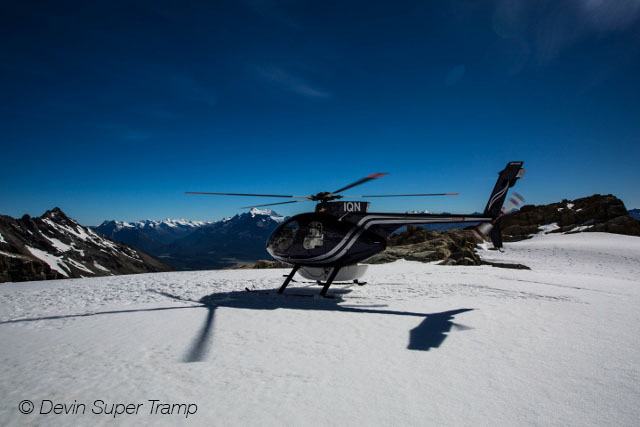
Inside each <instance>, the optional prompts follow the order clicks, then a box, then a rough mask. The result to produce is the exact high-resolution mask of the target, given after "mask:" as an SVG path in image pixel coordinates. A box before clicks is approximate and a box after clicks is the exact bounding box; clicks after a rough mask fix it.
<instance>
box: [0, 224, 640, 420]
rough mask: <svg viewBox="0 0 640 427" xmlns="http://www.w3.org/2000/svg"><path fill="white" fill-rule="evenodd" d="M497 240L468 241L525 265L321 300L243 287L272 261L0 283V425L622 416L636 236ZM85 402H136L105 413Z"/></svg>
mask: <svg viewBox="0 0 640 427" xmlns="http://www.w3.org/2000/svg"><path fill="white" fill-rule="evenodd" d="M505 246H506V251H505V252H504V253H497V252H494V251H481V253H482V255H483V256H484V257H486V258H490V259H493V260H499V261H501V262H518V263H523V264H526V265H529V266H530V267H531V268H532V269H531V270H530V271H529V270H511V269H501V268H495V267H489V266H481V267H461V266H455V267H452V266H439V265H433V264H422V263H414V262H409V261H397V262H395V263H391V264H383V265H373V266H370V267H369V268H370V269H369V272H368V275H367V277H366V279H367V280H368V281H369V284H368V285H366V286H364V287H357V286H334V287H332V289H331V290H330V293H332V294H333V295H334V296H336V298H335V299H329V300H318V299H313V298H305V297H293V296H288V297H287V296H284V297H283V296H275V295H272V294H263V293H261V292H251V293H249V292H246V291H245V290H244V288H245V287H249V288H252V289H256V290H271V291H273V290H275V289H276V288H277V287H278V286H279V285H280V283H281V282H282V280H283V277H282V275H283V274H285V273H286V270H224V271H206V272H205V271H200V272H174V273H154V274H142V275H132V276H117V277H101V278H92V279H81V280H60V281H55V282H49V283H46V284H45V283H41V282H31V283H20V284H3V285H0V341H1V342H2V352H0V357H1V359H0V378H1V379H2V381H0V396H2V399H0V424H2V425H24V424H46V425H139V424H143V425H152V424H153V425H182V424H185V425H187V424H188V425H232V426H233V425H265V426H280V425H290V426H298V425H319V426H325V425H326V426H329V425H331V426H333V425H353V426H355V425H358V426H360V425H415V426H424V425H455V426H460V425H463V426H464V425H468V426H475V425H492V426H493V425H502V426H513V425H563V426H585V425H591V426H602V425H617V426H625V425H627V426H632V425H637V421H638V419H640V406H639V405H638V402H639V401H640V340H639V339H638V338H639V335H638V328H637V325H638V323H639V322H640V311H639V310H638V305H639V304H640V280H639V277H640V274H639V273H640V238H637V237H630V236H622V235H611V234H603V233H581V234H575V235H541V236H536V237H534V238H532V239H530V240H525V241H522V242H517V243H507V244H506V245H505ZM318 290H319V289H318V287H317V286H312V285H309V284H305V283H294V284H292V285H291V286H290V288H289V289H288V292H289V293H296V294H307V293H310V292H313V293H317V292H318ZM24 399H30V400H32V401H33V402H34V404H35V407H36V411H35V413H32V414H29V415H23V414H21V413H20V412H19V411H18V404H19V403H20V402H21V401H22V400H24ZM43 399H48V400H51V401H53V402H55V403H66V404H71V403H73V402H74V400H76V401H77V402H78V403H84V404H86V413H85V414H82V413H78V414H75V415H73V414H66V415H65V414H60V415H54V414H48V415H41V414H38V413H37V412H38V411H39V409H40V405H41V404H42V401H43ZM97 399H101V400H103V401H104V402H106V403H107V404H108V405H110V404H112V403H135V404H142V406H141V407H140V410H139V412H138V413H137V414H121V415H117V416H116V419H115V421H114V419H113V415H104V414H101V415H96V414H92V413H91V410H92V408H93V402H94V401H95V400H97ZM149 399H159V400H160V401H162V402H163V403H165V402H168V403H193V404H196V405H197V412H196V413H195V414H192V415H189V416H188V418H185V415H184V413H182V414H173V415H162V414H155V415H151V414H149V410H150V409H151V402H149ZM45 405H47V404H46V403H45ZM44 409H45V410H46V409H47V406H45V408H44ZM192 409H193V408H192Z"/></svg>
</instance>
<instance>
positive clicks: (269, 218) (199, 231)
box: [92, 208, 286, 270]
mask: <svg viewBox="0 0 640 427" xmlns="http://www.w3.org/2000/svg"><path fill="white" fill-rule="evenodd" d="M285 219H286V217H284V216H282V215H279V214H277V213H276V212H274V211H273V210H271V209H257V208H253V209H251V210H250V211H248V212H244V213H242V214H237V215H235V216H233V217H228V218H224V219H222V220H220V221H215V222H204V221H187V220H171V219H167V220H164V221H153V220H144V221H137V222H123V221H114V220H111V221H104V222H103V223H102V224H100V225H98V226H95V227H92V229H93V230H94V231H96V232H98V233H100V234H103V235H105V236H107V237H109V238H111V239H113V240H115V241H118V242H123V243H126V244H128V245H131V246H135V247H137V248H140V249H142V250H144V251H145V252H148V253H149V254H151V255H153V256H155V257H157V258H159V259H161V260H162V261H163V262H165V263H167V264H169V265H171V266H172V267H173V268H176V269H179V270H206V269H217V268H224V267H229V266H233V265H237V264H243V263H248V262H253V261H256V260H258V259H264V258H270V257H269V254H268V253H267V251H266V249H265V242H266V241H267V239H268V237H269V235H270V234H271V232H272V231H273V230H274V229H275V228H276V227H277V226H278V225H279V224H281V223H282V222H283V221H284V220H285Z"/></svg>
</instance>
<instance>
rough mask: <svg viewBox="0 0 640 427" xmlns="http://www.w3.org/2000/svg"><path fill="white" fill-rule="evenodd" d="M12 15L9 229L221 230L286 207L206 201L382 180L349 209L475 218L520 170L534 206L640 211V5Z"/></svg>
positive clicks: (370, 5) (191, 8)
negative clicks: (54, 225)
mask: <svg viewBox="0 0 640 427" xmlns="http://www.w3.org/2000/svg"><path fill="white" fill-rule="evenodd" d="M4 9H5V13H3V14H2V16H1V17H0V20H1V21H0V22H2V24H3V25H2V26H1V29H0V31H1V32H2V35H3V40H5V43H3V45H2V46H0V57H1V58H2V59H3V61H1V63H0V76H1V77H2V91H3V94H4V96H3V98H2V100H1V101H0V112H1V113H2V114H1V115H0V131H2V134H3V139H4V141H5V142H4V143H3V154H4V155H3V158H4V162H3V167H2V168H0V181H1V182H2V183H3V185H1V186H0V200H2V205H1V206H0V214H3V215H9V216H12V217H15V218H20V217H21V216H23V215H24V214H29V215H31V216H40V215H42V214H43V213H44V212H45V211H46V210H50V209H53V208H54V207H56V206H59V207H60V208H61V209H62V210H63V211H64V212H65V213H67V214H68V215H69V216H71V217H72V218H74V219H76V220H77V221H78V222H80V223H81V224H83V225H96V224H100V223H102V222H103V221H104V220H109V219H114V220H118V221H127V222H136V221H140V220H145V219H153V218H174V219H175V218H185V219H188V220H197V221H217V220H220V219H222V218H225V217H229V216H233V215H234V214H236V213H238V212H242V211H246V209H244V210H241V209H240V208H239V207H240V206H248V205H250V204H251V203H255V204H265V203H269V202H270V201H273V202H278V201H280V200H278V199H270V198H259V197H255V198H248V197H247V198H245V197H217V196H196V195H191V196H190V195H186V194H184V192H185V191H219V192H241V193H248V192H251V193H271V194H273V193H276V194H293V195H303V196H304V195H310V194H312V193H317V192H319V191H331V190H332V189H335V188H340V187H342V186H344V185H346V184H349V183H351V182H353V181H355V180H357V179H359V178H361V177H363V176H367V175H369V174H371V173H375V172H388V173H389V174H390V175H389V176H386V177H384V178H382V179H378V180H375V181H373V182H369V183H367V184H364V185H363V186H359V187H357V188H354V189H351V190H348V191H347V193H351V194H352V195H360V194H390V193H423V192H429V193H431V192H460V193H461V194H460V195H459V196H457V197H432V198H399V199H385V200H375V201H373V202H372V205H371V210H372V211H379V212H384V211H398V212H404V211H413V210H417V211H424V210H429V211H432V212H442V211H447V212H461V213H465V212H474V211H481V210H482V209H483V207H484V205H485V204H486V201H487V199H488V197H489V194H490V192H491V189H492V188H493V185H494V183H495V178H496V177H497V173H498V172H499V171H500V170H502V169H503V168H504V165H505V164H506V163H507V162H508V161H518V160H522V161H524V167H525V168H526V169H527V174H526V175H525V177H524V178H523V179H521V180H520V181H519V182H518V184H517V185H516V186H515V187H514V189H513V190H515V191H516V192H518V193H520V194H522V195H523V196H524V197H525V199H526V202H525V204H535V205H540V204H548V203H554V202H559V201H561V200H563V199H569V200H573V199H576V198H582V197H588V196H590V195H593V194H613V195H614V196H616V197H618V198H619V199H621V200H622V201H623V202H624V203H625V206H626V207H627V209H637V208H640V192H638V190H637V187H638V182H639V181H640V170H639V168H638V167H637V165H636V163H637V161H636V159H637V158H638V157H639V156H640V120H638V117H639V116H640V79H639V78H638V75H639V72H640V44H639V43H638V40H640V25H638V23H639V22H640V1H638V0H625V1H621V2H617V3H615V4H609V3H599V2H591V1H586V0H584V1H582V0H579V1H568V0H567V1H552V0H544V1H542V2H537V3H536V5H535V6H533V5H531V4H530V3H529V2H527V1H526V0H516V1H511V2H507V1H502V0H495V1H490V2H483V3H482V4H476V3H473V2H468V1H465V0H452V1H450V2H442V3H431V2H427V3H423V2H418V1H409V2H406V3H402V4H400V5H394V6H390V5H389V4H388V3H385V2H353V3H349V4H346V5H345V4H343V3H338V2H323V3H301V2H280V1H250V0H247V1H241V2H220V3H216V4H200V3H198V2H183V3H181V4H180V5H175V4H173V3H171V2H163V1H160V2H146V1H139V2H134V3H114V4H93V3H89V4H87V3H84V2H76V3H74V2H71V3H69V4H65V5H58V4H55V5H54V4H47V3H42V4H38V5H37V6H33V5H27V4H22V3H13V4H8V5H5V8H4ZM513 190H512V191H513ZM344 197H345V200H348V199H349V194H344ZM370 201H371V200H370ZM312 208H313V206H312V205H311V204H299V205H298V204H292V205H282V206H275V207H273V209H274V210H275V211H276V212H278V213H279V214H281V215H285V216H291V215H294V214H296V213H301V212H304V211H309V210H311V209H312Z"/></svg>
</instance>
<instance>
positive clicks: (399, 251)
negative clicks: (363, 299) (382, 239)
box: [364, 225, 482, 265]
mask: <svg viewBox="0 0 640 427" xmlns="http://www.w3.org/2000/svg"><path fill="white" fill-rule="evenodd" d="M387 245H388V247H387V249H385V250H384V251H383V252H380V253H379V254H376V255H374V256H372V257H371V258H369V259H367V260H366V261H364V263H366V264H383V263H387V262H393V261H396V260H398V259H406V260H408V261H420V262H434V261H441V264H444V265H481V264H482V260H481V259H480V257H479V256H478V254H477V253H476V252H475V250H474V247H475V240H474V238H473V235H472V233H471V231H470V230H460V229H455V230H446V231H442V232H440V231H435V230H427V229H425V228H423V227H416V226H413V225H409V226H407V231H405V232H402V233H397V234H393V235H391V236H389V238H388V239H387Z"/></svg>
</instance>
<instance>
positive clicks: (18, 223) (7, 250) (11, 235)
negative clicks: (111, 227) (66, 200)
mask: <svg viewBox="0 0 640 427" xmlns="http://www.w3.org/2000/svg"><path fill="white" fill-rule="evenodd" d="M170 270H171V267H169V266H168V265H166V264H164V263H163V262H161V261H158V260H157V259H155V258H153V257H151V256H149V255H147V254H146V253H144V252H142V251H140V250H138V249H135V248H132V247H130V246H127V245H124V244H122V243H117V242H114V241H112V240H110V239H107V238H105V237H103V236H100V235H98V234H96V233H94V232H93V231H92V230H91V229H90V228H87V227H83V226H81V225H80V224H78V223H77V222H76V221H75V220H73V219H71V218H69V217H68V216H67V215H65V213H64V212H62V210H60V209H59V208H55V209H53V210H50V211H47V212H45V213H44V215H42V216H41V217H37V218H32V217H30V216H29V215H24V216H23V217H22V218H20V219H15V218H11V217H9V216H4V215H2V216H0V282H7V281H12V282H20V281H27V280H50V279H61V278H77V277H95V276H107V275H116V274H131V273H148V272H156V271H170Z"/></svg>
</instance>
